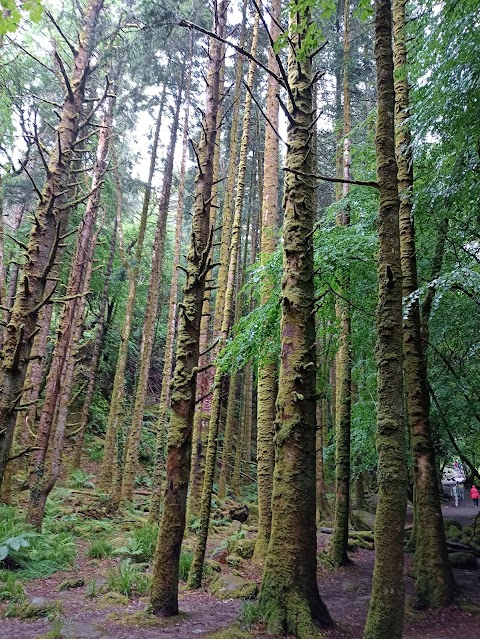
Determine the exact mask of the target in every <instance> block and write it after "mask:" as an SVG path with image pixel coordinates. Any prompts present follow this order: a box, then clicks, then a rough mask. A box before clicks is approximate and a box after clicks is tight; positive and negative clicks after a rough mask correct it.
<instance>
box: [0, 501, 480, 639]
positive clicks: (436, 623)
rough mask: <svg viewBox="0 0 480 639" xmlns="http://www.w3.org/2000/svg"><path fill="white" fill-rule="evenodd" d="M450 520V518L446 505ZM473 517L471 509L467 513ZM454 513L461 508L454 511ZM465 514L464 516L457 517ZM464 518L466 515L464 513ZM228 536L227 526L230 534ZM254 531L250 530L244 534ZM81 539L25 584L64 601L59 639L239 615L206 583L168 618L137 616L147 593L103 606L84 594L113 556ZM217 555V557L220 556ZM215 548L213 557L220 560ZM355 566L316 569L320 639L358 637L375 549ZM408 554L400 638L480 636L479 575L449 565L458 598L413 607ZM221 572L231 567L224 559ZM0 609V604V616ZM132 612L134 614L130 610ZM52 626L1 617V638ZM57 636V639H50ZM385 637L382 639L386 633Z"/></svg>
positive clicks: (214, 543) (185, 627) (217, 624)
mask: <svg viewBox="0 0 480 639" xmlns="http://www.w3.org/2000/svg"><path fill="white" fill-rule="evenodd" d="M447 509H448V511H449V512H448V515H447V516H448V517H451V518H453V517H452V513H451V507H448V506H447ZM470 512H471V514H472V515H473V514H474V512H475V511H473V510H471V511H470ZM458 514H459V515H460V513H458ZM463 514H464V513H462V516H463ZM465 517H466V515H465ZM230 533H231V531H230ZM251 534H252V533H249V534H248V535H249V536H250V535H251ZM328 537H329V536H328V535H323V534H321V535H319V547H320V548H321V547H323V546H325V545H326V543H328ZM221 539H222V538H221V536H219V535H215V536H212V539H211V545H210V548H211V549H212V548H215V547H218V545H219V542H220V540H221ZM86 548H87V544H86V543H85V542H82V543H79V558H78V560H77V562H76V564H75V566H74V568H73V569H72V570H70V571H65V572H61V573H57V574H55V575H53V576H52V577H49V578H44V579H37V580H32V581H29V582H27V584H26V591H27V594H28V596H29V597H30V599H32V600H33V602H34V603H35V602H38V603H44V602H45V600H46V601H61V602H62V605H63V611H64V613H63V616H62V635H61V636H62V638H64V639H158V638H159V637H162V638H163V637H165V638H171V639H192V638H193V637H196V636H199V637H201V636H204V635H206V634H207V633H208V632H211V631H213V630H218V629H221V628H224V627H226V626H228V625H230V624H231V623H232V622H233V621H234V620H235V619H237V617H238V615H239V613H240V610H241V607H242V602H240V601H238V600H228V601H224V602H223V601H218V600H217V599H215V598H214V597H213V596H212V595H210V594H209V592H208V589H207V588H205V589H203V590H200V591H195V592H188V591H182V592H181V599H180V607H181V611H182V614H181V615H180V616H179V617H175V618H172V619H168V620H162V619H152V618H145V617H139V615H138V613H139V612H140V611H144V610H145V609H146V607H147V605H148V598H147V597H144V598H140V599H138V598H137V599H133V600H130V601H129V603H128V605H115V604H110V603H109V604H108V605H107V606H106V607H105V605H104V604H103V605H102V603H101V601H100V600H98V599H90V598H88V597H87V585H88V583H89V582H90V581H91V580H92V579H95V580H97V582H98V583H100V584H101V583H102V581H103V580H104V579H105V576H106V574H107V572H108V570H109V569H110V568H111V567H112V566H113V565H115V564H116V563H118V561H119V560H118V559H103V560H99V559H88V558H86V554H85V553H86ZM218 555H219V556H218ZM224 555H225V553H223V555H222V554H221V553H218V552H217V558H218V559H220V560H221V561H222V560H224ZM352 557H353V560H354V563H353V564H352V565H351V566H348V567H346V568H341V569H338V570H335V571H332V570H328V569H326V568H322V567H321V568H320V569H319V587H320V592H321V595H322V598H323V599H324V601H325V603H326V604H327V606H328V609H329V611H330V613H331V615H332V617H333V619H334V620H335V623H336V626H335V628H333V629H329V630H325V631H324V636H325V639H361V637H362V631H363V626H364V623H365V618H366V614H367V609H368V603H369V599H370V587H371V576H372V570H373V563H374V553H373V552H372V551H368V550H358V551H357V552H356V553H355V554H354V555H353V556H352ZM410 563H411V556H409V555H407V558H406V575H407V576H406V591H407V608H406V615H405V630H404V634H403V637H404V639H480V577H479V571H469V570H455V578H456V581H457V584H458V596H457V599H456V602H455V604H454V605H452V606H450V607H449V608H446V609H442V610H433V611H414V610H412V609H411V608H410V607H409V605H408V597H409V595H411V593H412V590H413V583H414V581H413V579H412V578H411V577H409V576H408V569H409V567H410ZM222 569H223V570H225V571H228V570H229V567H228V566H226V565H225V564H223V568H222ZM240 573H241V574H242V575H243V576H245V577H248V578H253V579H256V580H257V582H258V583H260V581H261V571H260V570H259V569H258V568H257V567H256V566H255V565H253V564H252V562H251V561H245V562H244V564H242V566H241V567H240ZM79 577H82V578H83V579H84V582H85V584H86V585H85V586H82V587H80V588H76V589H74V590H68V591H64V592H58V590H57V589H58V586H59V584H60V583H62V582H63V581H65V580H66V579H78V578H79ZM476 604H478V606H479V607H478V612H477V614H474V613H473V612H467V611H466V610H464V609H462V606H463V607H466V605H470V606H472V605H473V606H475V605H476ZM2 608H5V605H3V606H0V616H3V615H1V613H2ZM135 613H137V615H135ZM51 627H52V622H49V621H47V620H45V619H41V620H35V621H21V620H18V619H14V618H7V619H2V621H1V623H0V639H36V638H37V637H39V636H41V635H43V634H44V633H46V632H47V631H48V630H49V629H50V628H51ZM251 636H252V637H257V639H260V638H266V637H268V635H266V634H265V633H264V632H261V631H260V630H257V629H252V630H251ZM55 639H57V638H55ZM385 639H388V637H386V638H385Z"/></svg>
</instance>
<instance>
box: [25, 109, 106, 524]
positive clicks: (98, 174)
mask: <svg viewBox="0 0 480 639" xmlns="http://www.w3.org/2000/svg"><path fill="white" fill-rule="evenodd" d="M112 121H113V99H110V100H109V106H108V109H107V112H106V114H105V116H104V118H103V120H102V125H101V127H100V133H99V140H98V149H97V156H96V159H95V165H94V169H93V176H92V183H91V192H90V196H89V198H88V201H87V205H86V208H85V214H84V216H83V220H82V223H81V225H80V229H79V233H78V237H77V244H76V249H75V255H74V258H73V262H72V269H71V273H70V277H69V282H68V286H67V290H66V301H65V302H64V305H63V308H62V314H61V318H60V322H59V327H58V334H57V339H56V342H55V348H54V351H53V356H52V362H51V365H50V371H49V374H48V379H47V384H46V387H45V399H44V403H43V408H42V413H41V415H40V420H39V423H38V430H37V437H36V440H35V447H36V448H37V450H36V451H35V454H34V455H33V456H32V460H31V466H30V501H29V505H28V514H27V520H28V521H29V523H31V524H33V525H34V526H35V527H36V528H40V527H41V524H42V520H43V515H44V511H45V504H46V500H47V497H48V495H49V493H50V491H51V490H52V488H53V487H54V485H55V483H56V481H57V479H58V475H59V472H60V464H61V458H62V452H63V443H64V437H65V429H66V423H67V412H68V404H69V401H70V396H71V391H72V385H73V374H74V368H75V356H76V354H77V349H78V346H79V342H80V337H81V332H82V326H83V316H84V310H85V302H86V295H87V293H88V290H89V287H90V279H91V274H92V265H93V253H94V250H95V245H96V239H97V236H96V235H95V234H94V227H95V222H96V218H97V213H98V208H99V202H100V190H101V186H102V183H103V176H104V174H105V171H106V166H107V154H108V145H109V138H110V135H111V127H112ZM47 457H48V461H47Z"/></svg>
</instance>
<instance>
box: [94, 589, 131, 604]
mask: <svg viewBox="0 0 480 639" xmlns="http://www.w3.org/2000/svg"><path fill="white" fill-rule="evenodd" d="M98 603H99V604H100V605H103V606H127V605H128V597H127V596H126V595H122V594H120V593H119V592H106V593H105V594H104V595H102V596H101V597H99V599H98Z"/></svg>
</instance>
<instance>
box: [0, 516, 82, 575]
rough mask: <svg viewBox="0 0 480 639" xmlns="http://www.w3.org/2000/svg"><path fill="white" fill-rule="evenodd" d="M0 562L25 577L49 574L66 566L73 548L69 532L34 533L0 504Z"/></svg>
mask: <svg viewBox="0 0 480 639" xmlns="http://www.w3.org/2000/svg"><path fill="white" fill-rule="evenodd" d="M0 549H1V550H0V553H1V555H3V558H2V561H1V562H0V565H3V566H5V567H7V568H8V569H14V570H18V574H19V575H21V576H23V577H26V578H34V577H41V576H46V575H50V574H52V573H53V572H56V571H57V570H61V569H62V568H65V567H67V566H68V565H70V564H71V563H72V561H73V559H74V558H75V556H76V553H77V549H76V546H75V543H74V541H73V539H72V536H71V535H70V533H67V532H59V533H55V532H50V531H48V530H45V531H44V532H43V533H37V532H35V531H34V530H33V528H32V527H31V526H29V525H28V524H27V523H25V520H24V519H23V517H21V516H20V515H19V514H18V513H17V512H16V510H15V509H14V508H12V507H11V506H5V505H0Z"/></svg>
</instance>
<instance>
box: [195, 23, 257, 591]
mask: <svg viewBox="0 0 480 639" xmlns="http://www.w3.org/2000/svg"><path fill="white" fill-rule="evenodd" d="M258 24H259V17H258V14H257V15H256V16H255V23H254V27H253V35H252V45H251V54H252V56H255V53H256V50H257V42H258ZM254 74H255V63H254V62H253V61H250V64H249V68H248V76H247V86H248V87H249V89H250V90H251V89H252V87H253V79H254ZM251 106H252V97H251V94H250V92H249V91H247V93H246V95H245V105H244V111H243V127H242V139H241V143H240V159H239V165H238V178H237V190H236V194H235V212H234V218H233V225H232V236H231V241H230V251H229V253H230V257H229V267H228V276H227V286H226V289H225V298H224V302H223V307H222V310H223V320H222V326H221V331H220V336H219V347H221V346H223V345H224V344H225V343H226V340H227V337H228V333H229V330H230V326H231V323H232V319H233V315H232V313H233V308H234V290H235V279H236V275H237V261H238V252H239V246H240V226H241V218H242V208H243V195H244V191H245V174H246V168H247V167H246V162H247V150H248V133H249V125H250V114H251ZM217 304H218V300H217ZM224 381H225V375H224V374H223V373H222V371H221V370H220V369H219V368H217V369H216V370H215V380H214V383H213V397H212V412H211V415H210V422H209V425H208V444H207V454H206V460H205V479H204V482H203V491H202V500H201V504H200V529H199V531H198V534H197V545H196V548H195V554H194V559H193V563H192V567H191V569H190V574H189V576H188V585H189V586H190V588H199V587H200V586H201V582H202V572H203V562H204V559H205V551H206V547H207V537H208V527H209V523H210V511H211V501H212V490H213V481H214V476H215V464H216V459H217V450H218V446H217V443H218V431H219V426H220V409H221V401H222V387H223V384H224Z"/></svg>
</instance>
